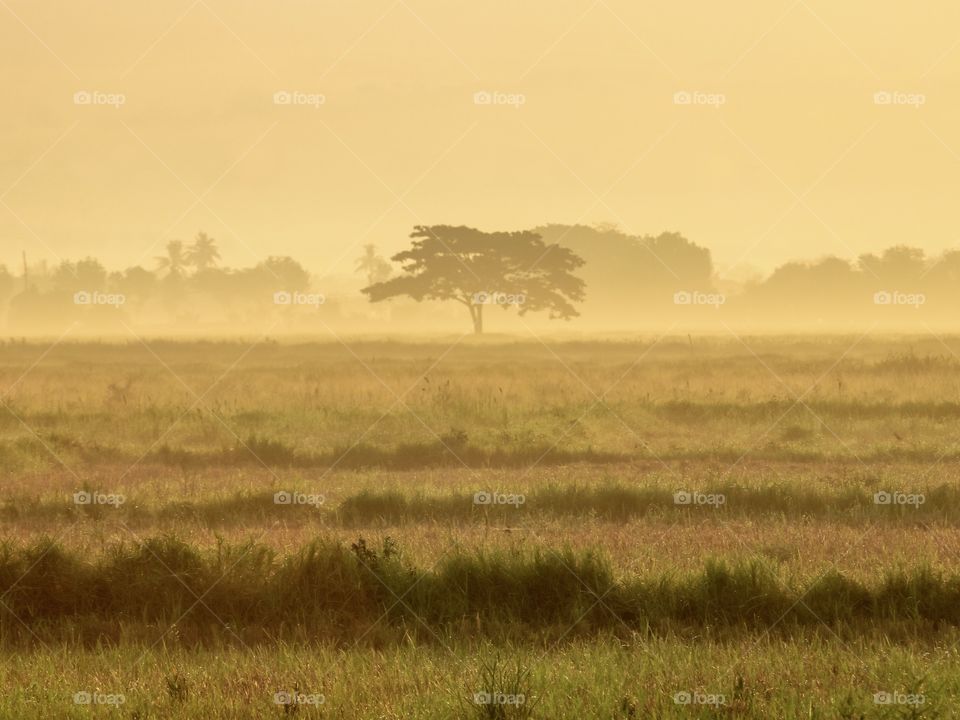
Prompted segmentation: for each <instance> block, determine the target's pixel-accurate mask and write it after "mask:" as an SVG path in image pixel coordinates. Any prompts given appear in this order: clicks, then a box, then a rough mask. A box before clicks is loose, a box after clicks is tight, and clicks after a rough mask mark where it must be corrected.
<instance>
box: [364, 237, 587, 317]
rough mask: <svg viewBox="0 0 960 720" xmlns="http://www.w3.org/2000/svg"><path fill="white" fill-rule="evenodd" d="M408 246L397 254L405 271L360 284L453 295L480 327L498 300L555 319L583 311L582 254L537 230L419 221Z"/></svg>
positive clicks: (391, 293) (374, 294) (376, 290)
mask: <svg viewBox="0 0 960 720" xmlns="http://www.w3.org/2000/svg"><path fill="white" fill-rule="evenodd" d="M410 237H411V238H412V240H413V242H412V244H411V247H410V249H409V250H404V251H403V252H400V253H397V254H396V255H394V256H393V257H392V258H391V260H393V261H394V262H395V263H399V264H400V269H401V271H402V274H400V275H398V276H396V277H393V278H391V279H389V280H385V281H383V282H377V283H374V284H372V285H370V286H368V287H366V288H364V289H363V292H364V293H365V294H366V295H367V296H368V297H369V298H370V300H371V302H380V301H383V300H388V299H390V298H394V297H400V296H408V297H410V298H413V299H414V300H416V301H417V302H420V301H423V300H453V301H455V302H458V303H460V304H462V305H464V306H466V307H467V309H468V310H469V312H470V319H471V320H472V322H473V329H474V332H476V333H482V332H483V309H484V307H485V306H487V305H499V306H501V307H503V308H504V309H508V308H515V309H516V310H517V312H518V313H519V314H520V315H525V314H526V313H528V312H541V311H545V312H548V313H549V317H550V318H551V319H564V320H569V319H570V318H573V317H576V316H577V315H579V313H578V312H577V310H576V308H574V303H577V302H582V301H583V299H584V282H583V280H581V279H580V278H579V277H577V276H576V275H575V274H574V271H576V270H577V269H578V268H580V267H581V266H582V265H583V262H584V261H583V260H582V259H581V258H580V257H579V256H578V255H576V254H575V253H574V252H573V251H572V250H569V249H568V248H564V247H561V246H560V245H547V244H546V243H544V242H543V239H542V238H541V237H540V235H538V234H537V233H534V232H530V231H522V232H492V233H487V232H482V231H480V230H477V229H475V228H470V227H466V226H462V225H461V226H450V225H432V226H425V225H418V226H416V227H415V228H414V231H413V232H412V233H411V234H410Z"/></svg>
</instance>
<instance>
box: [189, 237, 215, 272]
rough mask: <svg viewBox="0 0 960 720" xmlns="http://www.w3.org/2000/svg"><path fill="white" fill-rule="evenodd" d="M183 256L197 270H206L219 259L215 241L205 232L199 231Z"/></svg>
mask: <svg viewBox="0 0 960 720" xmlns="http://www.w3.org/2000/svg"><path fill="white" fill-rule="evenodd" d="M184 257H185V259H186V261H187V262H188V263H189V264H190V265H192V266H193V267H195V268H196V269H197V271H198V272H199V271H201V270H208V269H210V268H212V267H213V266H214V265H216V264H217V260H219V259H220V251H219V250H218V249H217V241H216V240H214V239H213V238H212V237H210V236H209V235H207V234H206V233H205V232H201V233H200V234H199V235H197V237H196V239H195V240H194V241H193V245H191V246H190V247H189V248H188V249H187V251H186V254H185V256H184Z"/></svg>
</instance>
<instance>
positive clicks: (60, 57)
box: [0, 0, 960, 274]
mask: <svg viewBox="0 0 960 720" xmlns="http://www.w3.org/2000/svg"><path fill="white" fill-rule="evenodd" d="M0 63H2V66H3V68H4V72H3V74H2V75H0V83H2V92H3V97H4V99H5V102H4V103H3V107H4V112H3V113H2V115H0V134H2V139H3V141H2V148H3V162H2V163H0V262H6V263H8V264H12V263H15V262H18V260H19V257H20V253H21V251H22V250H26V251H27V253H28V256H29V257H30V258H31V259H35V260H36V259H41V258H46V259H48V260H50V261H56V260H57V259H58V258H76V257H81V256H86V255H95V256H98V257H99V258H101V259H102V260H103V261H104V262H105V263H106V264H107V265H108V266H110V267H117V266H126V265H131V264H136V263H144V264H147V265H152V262H153V260H152V259H153V257H154V256H155V255H158V254H159V253H160V251H161V248H162V245H163V244H164V243H165V242H166V241H167V240H169V239H173V238H182V239H190V238H191V237H192V236H193V235H195V234H196V232H197V230H199V229H203V230H205V231H206V232H207V233H209V234H211V235H213V236H214V237H215V238H217V239H218V240H219V242H220V244H221V247H222V253H223V256H224V261H225V262H227V263H228V264H231V265H246V264H251V263H254V262H256V261H258V260H259V259H262V258H263V257H265V256H266V255H268V254H290V255H293V256H295V257H297V258H298V259H300V260H301V261H303V262H304V263H305V264H307V265H308V266H309V267H310V268H311V269H312V270H314V271H315V272H318V273H328V272H333V273H346V272H350V271H351V269H352V261H353V258H354V257H356V256H357V255H358V253H359V251H358V247H359V246H360V245H362V244H363V243H368V242H374V243H377V244H379V245H381V246H382V247H383V249H384V250H385V251H395V250H397V249H399V248H400V247H401V246H402V245H404V244H405V242H406V236H407V234H408V233H409V231H410V228H411V226H413V225H415V224H421V223H422V224H432V223H451V224H468V225H473V226H477V227H480V228H482V229H488V230H494V229H521V228H528V227H532V226H536V225H539V224H543V223H547V222H556V223H575V222H584V223H594V222H601V221H608V222H614V223H618V224H619V225H620V226H621V227H623V228H624V229H625V230H627V231H630V232H634V233H639V234H643V233H658V232H660V231H663V230H677V231H680V232H683V233H684V234H685V235H687V236H688V237H689V238H690V239H692V240H694V241H695V242H697V243H700V244H702V245H705V246H707V247H709V248H711V249H712V251H713V253H714V259H715V262H716V264H717V265H718V266H719V267H720V268H721V269H724V270H725V271H728V272H730V273H731V274H737V273H741V272H744V271H745V269H746V267H748V266H753V267H757V268H761V269H769V268H770V267H772V266H774V265H775V264H777V263H780V262H782V261H784V260H786V259H791V258H798V257H800V258H814V257H817V256H820V255H824V254H828V253H830V254H838V255H841V256H846V257H854V256H855V255H857V254H858V253H861V252H868V251H876V250H879V249H881V248H883V247H885V246H888V245H892V244H896V243H909V244H913V245H918V246H921V247H924V248H926V249H927V250H928V251H931V252H938V251H940V250H942V249H944V248H948V247H953V246H955V245H956V244H957V240H958V231H957V223H956V216H957V211H956V199H957V191H958V182H957V178H958V171H960V122H958V120H960V83H958V82H957V80H958V70H960V5H957V4H956V3H953V2H946V1H942V0H934V1H932V2H924V3H901V2H881V3H877V2H870V3H868V2H865V1H862V0H845V1H844V2H842V3H836V2H826V1H825V0H802V1H795V2H789V1H788V2H779V1H778V2H771V1H769V0H767V1H764V2H761V1H759V0H750V1H746V0H743V1H739V2H737V1H734V2H729V3H706V2H697V3H684V2H676V0H662V1H661V0H657V1H656V2H651V1H648V0H645V1H644V2H636V1H632V2H631V1H628V0H577V1H576V2H573V1H566V2H549V3H547V2H541V1H539V0H526V1H525V2H519V3H518V2H503V1H500V0H488V1H487V2H483V3H466V2H452V1H451V0H446V1H445V2H440V1H439V0H369V1H368V2H363V3H359V2H306V1H293V0H289V1H283V0H279V1H277V2H270V3H268V2H262V1H261V2H251V1H249V0H229V1H228V0H165V2H162V3H156V2H152V3H151V2H129V1H127V2H116V1H106V0H104V1H97V2H94V1H92V0H70V2H65V1H64V0H61V1H60V2H50V1H48V0H0ZM83 92H86V93H90V94H89V95H87V96H83V95H81V96H79V99H78V100H77V101H75V94H76V93H83ZM279 92H287V93H292V94H291V95H290V96H286V97H290V98H292V102H291V103H289V104H283V102H282V99H283V98H284V96H281V102H280V103H279V104H278V103H277V102H275V97H274V96H275V94H276V93H279ZM477 93H490V95H481V96H479V99H480V104H478V103H477V101H476V99H477V97H478V96H477ZM878 93H886V94H880V95H878ZM85 100H90V102H89V103H85V102H84V101H85ZM321 100H322V102H321ZM485 100H490V102H489V103H484V101H485ZM688 100H689V102H686V101H688ZM121 102H122V104H120V103H121ZM78 103H79V104H78Z"/></svg>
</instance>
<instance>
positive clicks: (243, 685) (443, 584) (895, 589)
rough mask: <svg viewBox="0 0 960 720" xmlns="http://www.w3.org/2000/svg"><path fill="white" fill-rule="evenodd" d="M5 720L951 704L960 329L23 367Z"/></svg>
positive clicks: (13, 393)
mask: <svg viewBox="0 0 960 720" xmlns="http://www.w3.org/2000/svg"><path fill="white" fill-rule="evenodd" d="M0 398H2V402H0V481H2V484H3V485H2V487H3V495H2V504H0V523H2V528H3V536H2V545H0V655H2V662H0V687H2V689H3V693H2V695H0V717H3V718H6V717H9V718H50V717H65V718H69V717H75V718H83V717H94V716H97V717H99V716H102V717H126V718H248V717H272V716H276V717H282V716H287V715H294V714H295V715H296V716H298V717H329V718H364V719H366V718H369V719H371V720H373V719H375V718H377V719H379V718H397V719H399V718H437V719H440V718H502V719H507V718H543V719H547V718H604V719H615V718H647V717H655V718H659V717H662V718H700V717H738V718H757V719H759V718H794V717H803V718H894V717H912V718H921V717H922V718H935V717H936V718H939V717H956V716H958V715H960V711H958V710H957V707H958V706H957V702H958V699H960V679H958V678H960V651H958V647H960V534H958V532H957V529H958V527H960V486H958V485H957V482H956V477H957V469H958V465H960V443H958V442H957V432H956V428H957V423H958V420H960V339H956V338H943V339H939V338H936V337H933V336H926V337H922V338H921V337H917V338H890V337H882V338H881V337H873V336H869V335H868V336H863V337H853V336H851V337H839V336H831V337H784V338H771V337H765V338H745V339H738V338H734V337H728V338H700V337H693V338H689V337H686V336H684V337H676V338H662V339H659V340H658V339H656V338H649V339H644V340H642V341H641V340H633V341H626V340H605V341H600V340H590V341H586V340H584V341H569V340H568V341H561V340H550V341H546V342H540V341H538V340H526V341H521V340H516V339H506V338H499V339H498V338H489V339H484V340H482V341H478V340H475V339H473V338H467V339H464V338H460V339H458V338H449V339H447V340H430V341H423V342H416V343H415V342H407V343H401V342H391V341H376V342H375V341H370V340H367V341H355V342H354V341H349V340H348V341H346V342H339V341H334V340H331V341H330V342H324V343H321V342H294V341H287V342H275V341H259V342H254V341H252V340H251V341H240V340H237V341H230V342H227V341H223V342H174V341H170V340H165V341H147V342H141V341H138V340H131V341H130V342H123V343H112V342H106V341H105V342H102V343H72V342H68V341H63V342H59V343H54V344H51V343H41V342H20V341H7V342H6V343H4V344H2V345H0Z"/></svg>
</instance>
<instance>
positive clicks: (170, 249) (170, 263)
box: [156, 240, 187, 278]
mask: <svg viewBox="0 0 960 720" xmlns="http://www.w3.org/2000/svg"><path fill="white" fill-rule="evenodd" d="M156 260H157V270H159V271H161V272H162V271H164V270H166V271H167V277H171V278H179V277H182V276H183V272H184V270H185V269H186V267H187V258H186V256H185V253H184V250H183V241H182V240H171V241H170V242H168V243H167V254H166V255H160V256H158V257H157V258H156Z"/></svg>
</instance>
